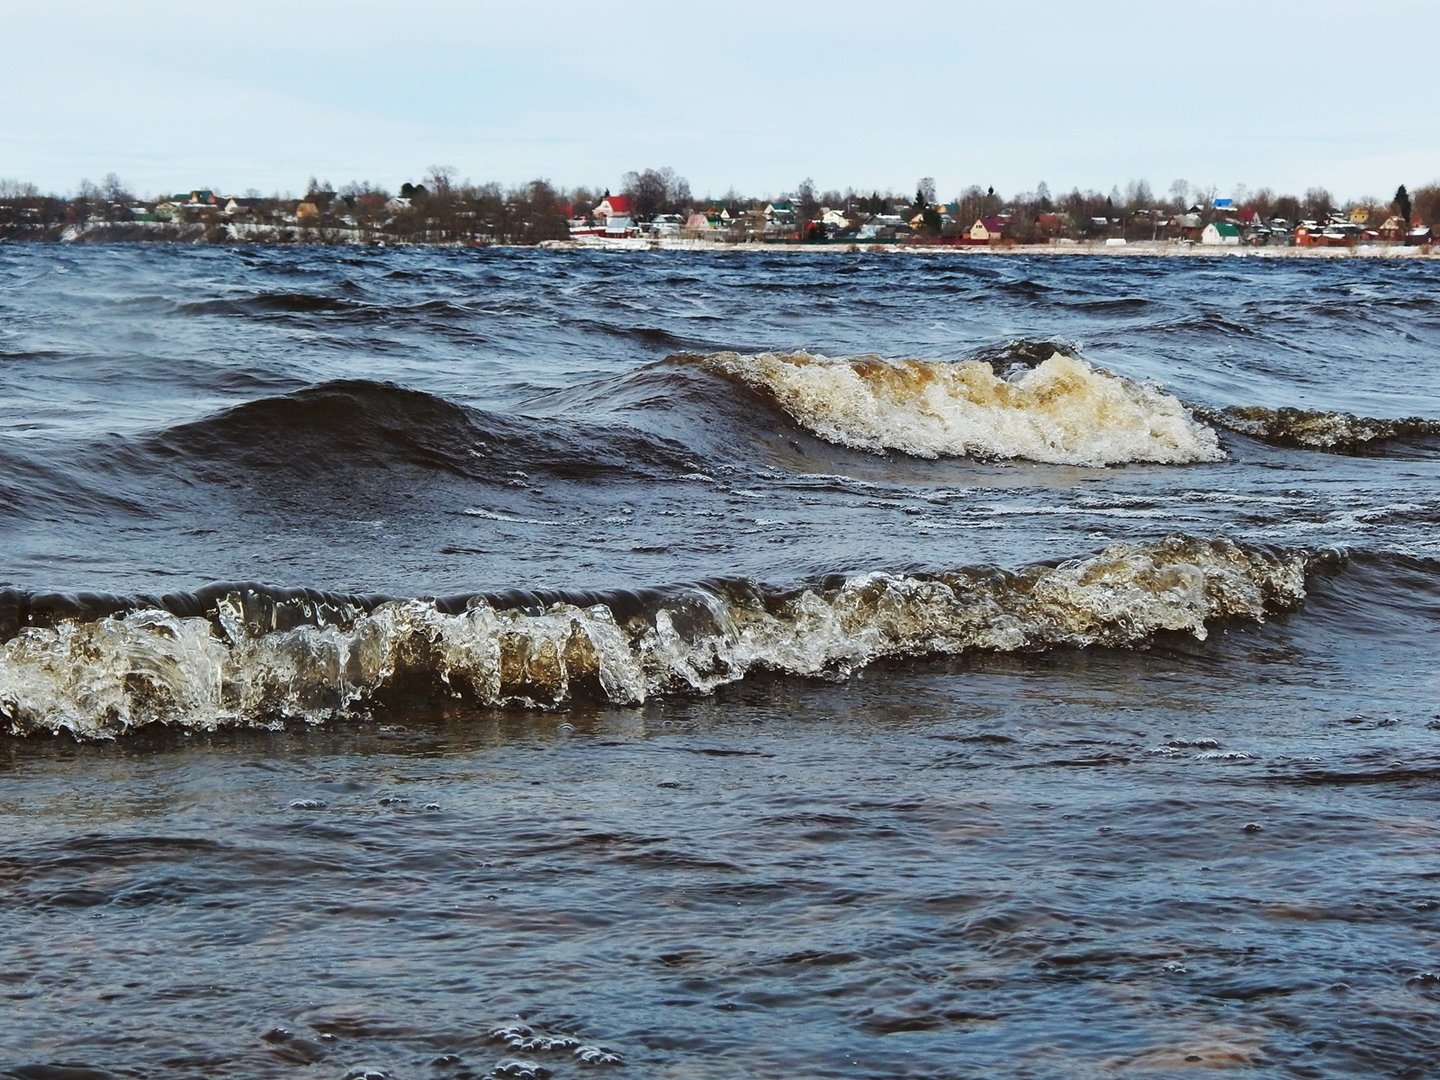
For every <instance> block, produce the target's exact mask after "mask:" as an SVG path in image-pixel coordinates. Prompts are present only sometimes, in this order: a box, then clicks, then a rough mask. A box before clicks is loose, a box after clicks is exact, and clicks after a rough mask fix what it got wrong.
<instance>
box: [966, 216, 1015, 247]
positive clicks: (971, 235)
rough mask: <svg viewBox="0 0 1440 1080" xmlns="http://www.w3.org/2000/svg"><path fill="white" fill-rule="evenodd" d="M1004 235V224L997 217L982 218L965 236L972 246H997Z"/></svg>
mask: <svg viewBox="0 0 1440 1080" xmlns="http://www.w3.org/2000/svg"><path fill="white" fill-rule="evenodd" d="M1004 235H1005V222H1004V221H1002V220H1001V219H1000V218H999V217H995V216H992V217H982V218H980V219H979V220H977V221H976V222H975V224H974V225H971V226H970V231H969V232H968V233H966V234H965V237H966V239H967V240H969V241H970V243H972V244H998V243H999V242H1000V241H1001V239H1002V238H1003V237H1004Z"/></svg>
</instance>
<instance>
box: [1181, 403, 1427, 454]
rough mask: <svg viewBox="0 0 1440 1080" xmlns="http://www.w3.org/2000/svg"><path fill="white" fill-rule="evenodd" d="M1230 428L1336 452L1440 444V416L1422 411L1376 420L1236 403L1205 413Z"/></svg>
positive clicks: (1276, 441)
mask: <svg viewBox="0 0 1440 1080" xmlns="http://www.w3.org/2000/svg"><path fill="white" fill-rule="evenodd" d="M1203 415H1204V416H1205V417H1206V419H1208V420H1210V421H1211V422H1212V423H1215V424H1219V425H1220V426H1222V427H1225V428H1228V429H1230V430H1231V431H1236V432H1239V433H1240V434H1242V435H1248V436H1250V437H1251V438H1253V439H1259V440H1260V441H1262V442H1267V443H1272V444H1274V445H1276V446H1298V447H1303V448H1305V449H1307V450H1326V451H1330V452H1332V453H1337V454H1376V453H1383V452H1384V451H1385V448H1386V444H1400V445H1408V446H1414V445H1429V446H1437V445H1440V421H1436V420H1426V419H1423V418H1421V417H1418V416H1410V417H1404V418H1401V419H1395V420H1376V419H1371V418H1369V417H1363V416H1355V415H1353V414H1352V413H1346V412H1324V411H1319V410H1311V409H1293V408H1282V409H1269V408H1264V407H1262V406H1259V405H1233V406H1230V407H1229V408H1225V409H1216V410H1209V411H1206V412H1205V413H1203Z"/></svg>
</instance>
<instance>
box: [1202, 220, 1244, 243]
mask: <svg viewBox="0 0 1440 1080" xmlns="http://www.w3.org/2000/svg"><path fill="white" fill-rule="evenodd" d="M1200 243H1202V244H1206V245H1209V246H1210V247H1239V246H1240V226H1238V225H1236V224H1235V223H1234V222H1231V221H1212V222H1211V223H1210V224H1209V225H1206V226H1205V229H1204V231H1203V232H1201V234H1200Z"/></svg>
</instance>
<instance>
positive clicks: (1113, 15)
mask: <svg viewBox="0 0 1440 1080" xmlns="http://www.w3.org/2000/svg"><path fill="white" fill-rule="evenodd" d="M0 38H3V39H4V40H5V41H6V46H5V48H4V54H5V64H4V66H5V72H6V78H5V85H6V89H5V93H4V95H3V98H0V179H15V180H20V181H28V182H32V183H34V184H36V185H38V186H39V187H40V188H41V189H42V190H44V191H48V192H57V193H68V192H72V191H74V190H75V189H76V187H77V186H78V185H79V183H80V181H81V180H82V179H89V180H92V181H96V182H99V181H100V180H101V179H102V178H103V177H104V176H105V175H106V174H107V173H111V172H113V173H116V174H118V175H119V176H120V178H121V179H122V180H124V181H125V182H126V183H127V184H128V185H129V186H130V187H131V188H132V189H134V190H136V191H138V192H139V193H140V194H142V195H148V194H159V193H169V192H174V191H180V190H189V189H191V188H194V187H213V188H216V189H218V190H219V191H221V192H222V193H225V194H242V193H244V192H245V191H247V190H249V189H252V188H253V189H256V190H259V191H260V192H262V193H264V194H270V193H272V192H275V191H280V192H286V191H290V192H300V191H303V190H304V188H305V185H306V181H307V179H308V178H309V177H311V176H315V177H317V178H319V179H322V180H326V179H328V180H330V181H332V182H333V184H334V185H336V186H337V187H338V186H340V185H342V184H344V183H345V182H347V181H350V180H369V181H372V182H374V183H377V184H381V185H383V186H386V187H388V188H390V189H392V190H393V189H395V188H398V187H399V185H400V184H401V183H403V182H404V181H405V180H416V181H418V180H419V179H421V178H422V176H423V175H424V173H425V172H426V171H427V170H428V169H429V168H430V167H431V166H434V165H444V166H451V167H453V168H454V170H455V173H456V175H457V177H458V178H462V179H464V178H468V179H471V180H474V181H477V182H479V181H487V180H496V181H499V182H501V183H504V184H507V185H509V184H518V183H522V182H524V181H528V180H531V179H534V178H536V177H544V178H546V179H549V180H550V181H551V182H553V183H554V184H556V185H557V186H559V187H563V188H569V187H574V186H577V185H584V186H587V187H592V188H603V187H613V188H618V187H619V185H620V180H621V177H622V176H623V174H624V173H626V172H627V171H630V170H636V171H638V170H641V169H644V168H647V167H654V168H659V167H662V166H670V167H672V168H674V169H675V170H676V171H677V172H678V173H679V174H680V175H682V176H684V177H686V178H687V179H688V180H689V181H690V186H691V189H692V191H693V192H694V194H695V195H696V196H702V197H703V196H706V195H721V194H723V193H725V192H726V191H727V190H729V189H732V188H733V189H735V190H737V191H739V192H741V193H742V194H749V195H756V196H775V195H779V194H782V193H784V192H788V191H793V190H794V189H795V188H796V187H797V186H798V184H799V183H800V181H801V180H802V179H804V178H806V177H809V178H812V179H813V180H814V183H815V186H816V188H817V189H818V190H821V191H824V190H826V189H830V188H836V189H841V190H843V189H844V188H846V187H852V186H853V187H854V188H856V189H857V190H869V189H879V190H881V191H884V190H886V189H893V190H895V191H896V192H903V193H911V192H913V191H914V189H915V185H916V182H917V180H918V179H919V178H920V177H922V176H931V177H934V178H935V181H936V187H937V190H938V194H939V195H940V196H941V197H942V198H948V197H950V196H953V195H955V194H957V193H959V191H960V190H962V189H963V188H964V187H966V186H967V185H969V184H979V185H980V186H982V187H985V186H994V187H995V189H996V190H997V192H999V193H1000V194H1002V195H1011V194H1015V193H1017V192H1020V191H1026V190H1033V189H1034V188H1035V187H1036V185H1037V184H1039V183H1040V182H1041V181H1042V180H1043V181H1045V182H1046V183H1047V184H1048V185H1049V187H1050V189H1051V191H1052V192H1054V193H1057V194H1058V193H1059V192H1061V191H1066V190H1069V189H1070V188H1071V187H1076V186H1078V187H1081V188H1094V189H1097V190H1100V191H1102V192H1109V190H1110V189H1111V187H1112V186H1119V187H1120V188H1121V189H1122V190H1123V189H1124V187H1125V185H1126V183H1127V182H1128V181H1130V180H1132V179H1143V180H1146V181H1148V182H1149V183H1150V184H1151V186H1152V187H1153V188H1154V189H1155V191H1156V193H1157V194H1161V195H1163V194H1164V193H1165V192H1167V191H1168V190H1169V188H1170V185H1171V183H1172V182H1173V181H1174V180H1176V179H1184V180H1187V181H1189V182H1190V184H1192V185H1193V186H1196V187H1199V188H1212V187H1213V188H1215V189H1217V192H1218V193H1219V194H1226V193H1227V192H1231V191H1233V190H1234V189H1235V188H1236V187H1237V186H1238V185H1241V184H1244V185H1246V186H1248V187H1249V188H1250V189H1252V190H1253V189H1256V188H1259V187H1262V186H1268V187H1271V188H1273V189H1275V190H1276V191H1277V192H1291V193H1294V194H1300V193H1302V192H1303V190H1304V189H1305V188H1307V187H1311V186H1321V187H1327V188H1329V189H1330V190H1331V191H1332V192H1333V193H1334V194H1335V195H1336V196H1337V197H1338V198H1339V199H1341V200H1345V199H1349V198H1359V197H1362V196H1367V195H1373V196H1379V197H1381V198H1382V199H1383V200H1385V201H1388V200H1389V198H1390V196H1391V195H1392V194H1393V193H1394V191H1395V188H1396V186H1397V185H1399V184H1402V183H1404V184H1407V185H1408V186H1410V187H1412V188H1414V187H1419V186H1421V185H1422V184H1426V183H1430V182H1434V181H1440V76H1437V74H1436V72H1437V70H1440V4H1437V3H1435V2H1434V0H1372V2H1371V3H1369V4H1366V5H1357V4H1354V3H1343V4H1342V3H1339V2H1331V0H1305V2H1294V0H1258V2H1257V0H1249V2H1244V3H1238V2H1233V0H1210V2H1209V3H1203V4H1156V3H1141V2H1138V0H1095V2H1092V3H1074V2H1060V0H1011V2H1008V3H983V4H982V3H970V2H968V0H951V2H931V0H867V2H864V3H857V2H852V0H837V2H835V3H829V4H820V3H813V2H810V0H792V2H790V3H775V2H764V3H761V2H754V0H727V2H723V3H714V2H710V3H705V4H693V5H692V4H688V3H684V2H681V0H670V2H658V0H611V2H608V3H585V4H581V3H568V2H561V0H525V2H520V0H504V2H492V0H478V2H476V0H471V2H447V0H384V2H380V0H347V2H345V3H337V4H329V3H309V4H305V3H294V2H293V0H286V2H283V3H282V2H278V0H246V2H245V3H241V4H232V5H224V4H221V5H217V4H195V3H193V2H190V0H187V2H184V3H181V2H178V0H143V2H135V3H130V2H124V0H68V2H67V3H64V4H51V3H41V2H38V0H0Z"/></svg>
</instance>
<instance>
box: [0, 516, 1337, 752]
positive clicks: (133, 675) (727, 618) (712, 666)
mask: <svg viewBox="0 0 1440 1080" xmlns="http://www.w3.org/2000/svg"><path fill="white" fill-rule="evenodd" d="M1331 558H1332V556H1328V555H1316V554H1313V553H1307V552H1302V551H1279V550H1272V549H1268V548H1256V547H1247V546H1241V545H1237V544H1234V543H1232V542H1230V541H1227V540H1223V539H1219V540H1201V539H1194V538H1189V537H1172V538H1169V539H1167V540H1163V541H1158V542H1155V543H1151V544H1141V545H1132V544H1115V545H1112V546H1110V547H1108V548H1106V549H1105V550H1103V551H1101V552H1099V553H1098V554H1095V555H1092V556H1089V557H1086V558H1081V559H1075V560H1072V561H1069V562H1065V563H1062V564H1060V565H1058V566H1047V565H1037V566H1031V567H1026V568H1024V569H1021V570H1018V571H1005V570H1001V569H997V568H994V567H968V568H964V569H960V570H956V571H952V572H949V573H945V574H940V575H936V576H933V577H918V576H902V575H895V574H888V573H870V574H863V575H859V576H855V577H850V578H847V579H843V580H838V581H833V582H826V583H824V584H822V585H815V586H812V587H808V588H803V589H797V590H789V591H785V592H780V591H774V590H770V591H766V590H762V589H758V588H756V587H755V586H753V585H749V584H746V583H742V582H730V583H726V584H721V585H715V586H699V585H697V586H692V587H689V588H686V589H681V590H670V591H666V592H663V593H662V592H658V591H657V592H655V593H653V594H650V595H649V596H648V597H647V596H641V597H640V598H639V601H638V602H636V595H635V594H626V595H627V596H628V598H629V601H630V602H628V603H626V602H623V601H622V600H621V598H619V597H618V595H617V597H616V599H614V600H613V601H612V602H611V603H608V604H607V603H594V604H590V605H588V606H580V605H577V604H574V603H552V604H549V605H548V606H531V607H525V608H508V609H507V608H501V607H497V606H495V604H494V603H492V602H490V601H487V600H484V599H481V598H475V599H473V600H471V601H470V602H469V605H468V607H466V608H465V609H464V610H460V611H457V612H455V613H453V614H452V613H446V612H444V611H442V610H440V609H439V608H438V607H437V606H436V603H435V602H433V601H425V600H404V601H384V602H381V603H378V604H377V605H376V606H375V607H374V608H373V609H370V610H368V611H367V610H361V609H356V610H354V611H352V612H350V613H349V614H348V615H346V616H345V617H344V618H342V619H337V613H336V612H335V611H334V610H332V609H327V610H323V611H322V610H321V609H319V608H315V609H313V610H312V615H313V617H314V619H315V620H316V621H315V623H314V624H312V625H299V626H290V627H289V628H288V629H283V630H273V629H266V628H265V626H264V625H262V624H261V623H258V622H256V621H255V620H253V619H249V618H247V616H246V613H245V610H244V600H243V598H242V597H241V596H240V595H238V594H235V593H231V594H228V595H226V596H223V597H221V598H220V599H219V600H218V601H217V603H216V606H215V608H214V610H212V611H211V612H209V613H208V617H198V616H194V615H175V614H172V613H170V612H167V611H162V610H158V609H154V608H146V609H139V610H134V611H130V612H127V613H124V614H118V615H111V616H106V617H103V618H99V619H95V620H92V621H78V620H73V619H66V620H61V621H59V622H57V623H56V624H55V625H52V626H26V627H24V628H23V629H21V630H20V631H19V632H18V633H17V634H16V636H15V637H13V638H11V639H10V640H9V641H7V642H5V643H4V644H3V645H0V719H3V721H4V722H5V724H6V725H7V726H8V727H9V729H10V730H11V731H12V732H13V733H16V734H26V733H30V732H42V731H54V732H60V731H67V730H68V731H70V732H72V733H74V734H76V735H78V736H81V737H110V736H113V735H115V734H118V733H121V732H123V731H125V730H127V729H130V728H134V727H139V726H143V725H146V724H152V723H161V724H172V725H181V726H184V727H187V728H192V729H212V728H217V727H221V726H226V725H240V724H243V725H267V724H269V725H273V724H277V723H282V722H285V721H287V720H307V721H311V722H318V721H320V720H324V719H326V718H327V717H330V716H332V715H334V714H335V713H336V712H339V711H343V710H345V709H347V708H351V707H356V706H359V707H368V706H369V705H371V704H373V703H375V702H376V701H377V700H382V699H383V698H384V697H385V696H386V695H387V694H389V693H400V694H403V693H413V692H420V693H423V694H432V695H433V694H438V695H443V696H448V697H456V698H461V699H465V700H468V701H472V702H474V703H476V704H479V705H485V706H502V707H526V708H546V709H553V708H562V707H564V706H566V705H567V704H568V703H569V702H571V701H572V700H574V699H576V698H583V699H586V700H597V701H603V702H608V703H612V704H616V705H635V704H640V703H642V702H644V701H646V700H647V699H650V698H652V697H656V696H663V695H672V694H684V695H690V694H705V693H709V692H711V691H713V690H714V689H715V688H716V687H718V686H721V685H723V684H725V683H730V682H734V681H736V680H739V679H742V678H744V677H745V676H746V675H747V674H748V673H750V672H754V671H771V672H779V673H785V674H791V675H799V676H826V677H843V676H846V675H848V674H850V673H852V672H854V671H855V670H857V669H859V668H861V667H863V666H865V665H866V664H870V663H872V662H874V661H876V660H880V659H884V658H894V657H915V656H926V655H958V654H963V653H966V652H971V651H998V652H1008V651H1015V650H1024V649H1054V648H1083V647H1086V646H1094V645H1103V646H1110V647H1125V648H1137V647H1143V646H1145V645H1146V644H1147V643H1149V642H1150V641H1151V640H1152V639H1153V638H1154V637H1155V635H1157V634H1160V633H1163V632H1180V633H1188V634H1192V635H1194V636H1195V637H1197V638H1202V639H1203V638H1204V637H1205V636H1206V634H1207V633H1208V628H1209V627H1210V625H1211V624H1213V623H1214V622H1215V621H1216V620H1219V619H1229V618H1240V619H1249V620H1262V619H1263V618H1264V617H1265V616H1266V615H1267V614H1268V613H1272V612H1276V611H1283V610H1289V609H1292V608H1294V607H1297V606H1298V605H1299V604H1300V603H1301V601H1302V600H1303V598H1304V596H1305V582H1306V576H1307V574H1308V573H1309V572H1310V571H1311V570H1312V569H1313V568H1314V567H1315V566H1316V565H1317V564H1318V563H1320V562H1324V561H1327V560H1329V559H1331ZM617 610H618V611H621V612H624V614H623V615H622V616H617V615H616V611H617Z"/></svg>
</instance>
